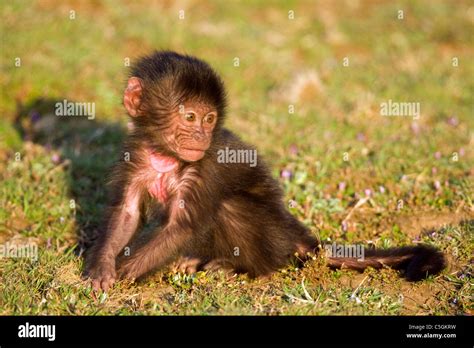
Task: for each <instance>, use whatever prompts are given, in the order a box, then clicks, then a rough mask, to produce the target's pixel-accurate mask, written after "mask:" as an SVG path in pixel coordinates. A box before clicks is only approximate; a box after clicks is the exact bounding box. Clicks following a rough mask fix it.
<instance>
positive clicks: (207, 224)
mask: <svg viewBox="0 0 474 348" xmlns="http://www.w3.org/2000/svg"><path fill="white" fill-rule="evenodd" d="M184 103H187V105H190V106H191V107H194V108H195V110H197V111H196V112H197V117H200V115H201V114H202V115H204V114H205V113H207V112H209V110H211V111H212V110H215V112H216V114H217V121H216V122H215V124H214V123H213V124H212V125H211V124H210V123H209V124H206V123H202V127H201V125H195V124H194V125H193V126H192V127H191V126H189V127H188V125H187V124H186V123H185V122H184V123H183V121H182V119H180V118H179V117H180V116H179V114H177V112H176V110H177V108H178V106H179V105H180V104H181V105H182V104H184ZM124 104H125V106H126V108H127V110H128V111H129V114H130V115H131V116H132V121H133V125H134V126H133V131H132V132H131V134H130V135H129V137H128V139H127V140H126V142H125V144H124V151H125V152H128V153H129V154H130V159H131V160H130V161H129V162H125V161H120V162H119V163H117V165H116V166H115V168H114V169H113V173H112V176H111V183H110V185H111V190H110V192H111V195H110V200H109V202H110V205H109V208H108V214H107V219H106V223H105V229H104V231H103V234H102V235H101V236H100V237H99V239H98V240H97V242H96V243H95V245H94V247H93V249H92V250H91V251H90V253H89V258H88V261H87V274H88V276H89V277H90V278H91V279H92V282H93V285H94V288H96V289H98V288H102V289H104V290H106V289H108V288H109V287H110V286H111V285H112V284H113V283H114V281H115V280H116V279H117V278H118V277H124V278H137V277H140V276H142V275H143V274H145V273H147V272H149V271H152V270H154V269H157V268H160V267H163V266H165V265H167V264H169V263H171V262H172V261H174V260H176V259H177V258H178V257H181V260H184V261H182V263H183V264H182V267H181V269H183V270H188V269H189V270H192V271H196V270H199V269H215V268H217V267H225V268H226V269H233V270H234V271H237V272H245V273H248V274H249V275H250V276H252V277H256V276H261V275H268V274H270V273H271V272H274V271H276V270H278V269H279V268H281V267H284V266H285V265H286V264H287V263H288V262H289V260H290V259H291V258H292V257H293V256H294V254H295V252H297V253H298V254H299V258H300V259H303V260H304V258H305V257H306V254H307V253H308V252H313V253H315V252H317V249H318V245H319V242H318V240H317V238H316V237H315V236H313V235H312V234H311V233H310V232H309V230H308V229H307V228H306V227H305V226H303V224H301V223H300V222H299V221H298V220H297V219H295V218H294V217H293V216H292V215H291V214H290V213H289V212H288V211H287V209H286V206H285V205H284V204H283V194H282V191H281V189H280V187H279V185H278V182H277V181H276V180H275V179H273V178H272V176H271V174H270V171H269V169H268V167H267V166H266V164H265V163H264V161H263V159H262V158H261V157H260V156H258V161H257V165H256V166H255V167H251V166H249V164H248V163H218V161H217V156H218V151H219V150H221V149H222V150H223V149H225V148H226V147H228V148H229V149H235V150H253V147H251V146H249V145H247V144H246V143H244V142H242V141H241V140H240V139H239V138H238V137H237V136H236V135H234V134H233V133H231V132H230V131H228V130H226V129H224V128H223V127H222V125H223V120H224V116H225V105H226V101H225V90H224V86H223V83H222V81H221V80H220V78H219V77H218V75H217V74H216V73H215V72H214V71H213V70H212V69H211V68H210V67H209V66H208V65H207V64H206V63H204V62H203V61H201V60H198V59H196V58H194V57H189V56H182V55H178V54H176V53H173V52H156V53H154V54H153V55H151V56H149V57H145V58H143V59H142V60H140V61H139V62H138V64H137V65H136V66H135V67H134V68H133V69H132V77H131V78H130V80H129V84H128V87H127V90H126V92H125V97H124ZM188 121H189V120H188ZM203 122H204V121H203ZM206 127H207V128H206ZM196 134H197V135H198V136H196ZM186 146H199V147H202V148H204V147H205V148H206V150H205V151H204V152H202V156H203V157H202V158H199V157H200V156H201V155H200V152H198V153H197V154H196V153H195V152H194V153H193V154H192V155H189V153H186V156H188V157H189V156H190V157H191V158H192V160H186V159H183V156H184V155H183V153H184V152H181V151H183V150H182V148H183V147H186ZM149 149H152V150H153V151H156V153H159V154H160V155H163V156H169V157H170V158H173V159H175V160H176V161H177V163H178V166H177V167H176V168H175V169H173V170H172V171H169V172H166V173H164V174H163V175H164V177H163V182H164V185H165V188H166V192H167V196H166V199H163V200H162V201H160V200H157V199H155V198H154V197H153V196H150V193H149V188H150V187H151V185H153V184H154V183H156V181H155V180H156V175H157V172H156V170H155V169H154V168H153V167H152V166H150V154H149V152H148V150H149ZM193 156H194V157H193ZM196 158H199V159H197V160H193V159H196ZM150 223H155V225H156V226H155V228H154V231H153V233H152V234H151V235H150V236H148V237H147V238H145V239H144V241H143V242H142V243H139V246H138V247H134V246H133V244H130V242H131V241H133V240H134V238H133V237H134V236H135V235H136V233H137V231H140V230H141V228H142V227H143V226H144V225H146V224H150ZM135 239H136V238H135ZM130 245H131V246H132V252H131V255H130V256H123V252H122V251H123V249H124V247H126V246H130ZM119 255H120V257H119V258H117V257H118V256H119ZM440 260H441V261H440ZM117 263H118V264H117ZM427 263H428V265H427ZM429 263H431V266H430V265H429ZM329 265H330V266H331V267H344V266H347V267H350V268H354V269H358V270H362V269H364V268H365V267H367V266H372V267H375V268H380V267H382V266H383V265H388V266H393V267H396V268H403V267H405V269H407V275H408V276H409V277H408V278H409V279H413V280H417V279H420V278H421V277H422V276H424V275H426V274H430V273H436V272H438V271H439V270H440V269H441V268H442V267H443V266H444V259H443V257H442V255H441V254H440V253H439V252H437V251H435V250H433V249H431V248H428V247H411V248H405V249H403V248H402V249H393V250H388V251H379V252H374V251H370V250H368V251H367V259H366V261H363V262H358V261H354V259H329ZM178 267H179V262H178Z"/></svg>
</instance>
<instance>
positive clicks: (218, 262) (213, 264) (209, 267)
mask: <svg viewBox="0 0 474 348" xmlns="http://www.w3.org/2000/svg"><path fill="white" fill-rule="evenodd" d="M202 269H203V270H205V271H211V272H215V271H218V270H223V271H224V272H225V273H232V272H234V267H233V266H232V264H231V263H230V262H229V261H227V260H225V259H214V260H211V261H209V262H208V263H206V264H205V265H204V266H203V267H202Z"/></svg>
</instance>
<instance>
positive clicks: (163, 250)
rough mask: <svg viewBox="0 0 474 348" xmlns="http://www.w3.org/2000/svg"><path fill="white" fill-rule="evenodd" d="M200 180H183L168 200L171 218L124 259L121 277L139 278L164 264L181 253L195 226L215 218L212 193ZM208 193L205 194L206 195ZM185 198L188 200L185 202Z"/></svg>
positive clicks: (203, 224) (119, 270)
mask: <svg viewBox="0 0 474 348" xmlns="http://www.w3.org/2000/svg"><path fill="white" fill-rule="evenodd" d="M199 186H200V184H198V183H195V184H189V185H188V184H184V185H183V187H186V188H187V189H186V192H180V193H179V194H178V195H177V196H176V197H174V198H172V199H171V201H170V204H169V220H168V223H167V224H166V225H165V226H163V228H162V229H161V230H160V231H159V232H158V233H156V235H155V236H154V237H153V238H152V239H151V240H150V241H149V242H148V243H147V244H146V245H144V246H143V247H141V248H139V249H138V250H136V251H135V252H132V255H131V256H130V257H129V258H127V259H126V260H124V261H123V263H122V264H120V265H119V267H118V273H119V275H120V276H121V277H124V278H129V279H136V278H138V277H140V276H141V275H143V274H145V273H147V272H148V271H151V270H152V269H154V268H159V267H163V266H165V265H166V264H168V263H169V262H171V261H172V260H173V258H175V257H176V256H178V254H179V252H180V250H181V248H182V246H183V245H184V244H185V243H186V242H187V241H189V240H190V239H191V237H192V236H193V233H194V232H195V231H194V229H195V228H196V226H205V225H206V224H208V223H209V221H210V219H211V218H212V214H209V211H211V210H212V208H211V206H210V204H212V202H213V200H212V199H211V198H210V197H212V193H211V192H209V191H207V192H205V191H204V190H202V188H198V187H199ZM204 196H205V197H204ZM182 202H185V203H184V205H182Z"/></svg>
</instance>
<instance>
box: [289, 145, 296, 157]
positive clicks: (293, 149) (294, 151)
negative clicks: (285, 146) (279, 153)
mask: <svg viewBox="0 0 474 348" xmlns="http://www.w3.org/2000/svg"><path fill="white" fill-rule="evenodd" d="M289 151H290V154H291V155H297V154H298V146H296V144H291V145H290V149H289Z"/></svg>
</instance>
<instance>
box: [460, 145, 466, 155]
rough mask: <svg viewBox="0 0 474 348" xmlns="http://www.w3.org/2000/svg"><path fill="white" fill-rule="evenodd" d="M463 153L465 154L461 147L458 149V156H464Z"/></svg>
mask: <svg viewBox="0 0 474 348" xmlns="http://www.w3.org/2000/svg"><path fill="white" fill-rule="evenodd" d="M465 153H466V152H465V151H464V148H463V147H461V148H460V149H459V156H464V154H465Z"/></svg>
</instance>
